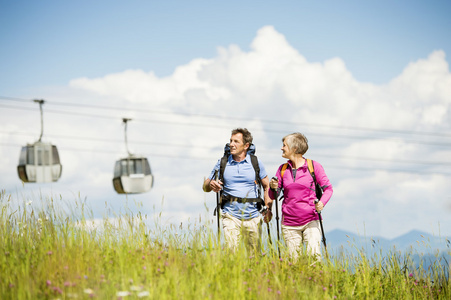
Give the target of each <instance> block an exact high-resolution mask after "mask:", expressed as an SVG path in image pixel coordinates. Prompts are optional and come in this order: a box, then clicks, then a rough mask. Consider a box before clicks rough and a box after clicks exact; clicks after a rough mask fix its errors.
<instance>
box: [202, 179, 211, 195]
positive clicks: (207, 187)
mask: <svg viewBox="0 0 451 300" xmlns="http://www.w3.org/2000/svg"><path fill="white" fill-rule="evenodd" d="M210 181H211V180H210V178H207V179H205V180H204V184H203V186H202V189H203V190H204V192H206V193H209V192H211V186H210Z"/></svg>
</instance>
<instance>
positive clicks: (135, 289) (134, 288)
mask: <svg viewBox="0 0 451 300" xmlns="http://www.w3.org/2000/svg"><path fill="white" fill-rule="evenodd" d="M142 289H143V288H142V287H140V286H136V285H132V286H131V287H130V290H132V291H134V292H138V291H141V290H142Z"/></svg>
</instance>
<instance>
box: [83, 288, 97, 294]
mask: <svg viewBox="0 0 451 300" xmlns="http://www.w3.org/2000/svg"><path fill="white" fill-rule="evenodd" d="M83 292H84V293H85V294H89V295H91V294H94V291H93V290H92V289H85V290H84V291H83Z"/></svg>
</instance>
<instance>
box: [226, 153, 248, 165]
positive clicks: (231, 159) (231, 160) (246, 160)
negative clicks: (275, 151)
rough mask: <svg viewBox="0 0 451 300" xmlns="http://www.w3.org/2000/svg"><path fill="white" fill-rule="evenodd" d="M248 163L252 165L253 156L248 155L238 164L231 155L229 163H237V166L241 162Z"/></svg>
mask: <svg viewBox="0 0 451 300" xmlns="http://www.w3.org/2000/svg"><path fill="white" fill-rule="evenodd" d="M244 161H245V162H248V163H252V162H251V156H250V155H249V153H247V154H246V158H245V159H244V160H242V161H240V162H237V161H236V160H234V159H233V155H229V162H235V163H237V164H239V163H241V162H244Z"/></svg>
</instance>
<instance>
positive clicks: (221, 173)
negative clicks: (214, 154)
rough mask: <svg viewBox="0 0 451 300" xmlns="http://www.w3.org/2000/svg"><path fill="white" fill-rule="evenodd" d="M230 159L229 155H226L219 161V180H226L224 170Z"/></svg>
mask: <svg viewBox="0 0 451 300" xmlns="http://www.w3.org/2000/svg"><path fill="white" fill-rule="evenodd" d="M228 159H229V157H228V156H227V155H224V156H223V157H221V162H220V163H219V180H221V181H222V182H224V170H225V167H226V165H227V160H228Z"/></svg>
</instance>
